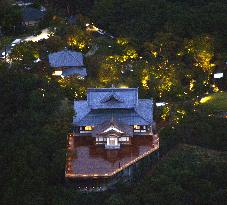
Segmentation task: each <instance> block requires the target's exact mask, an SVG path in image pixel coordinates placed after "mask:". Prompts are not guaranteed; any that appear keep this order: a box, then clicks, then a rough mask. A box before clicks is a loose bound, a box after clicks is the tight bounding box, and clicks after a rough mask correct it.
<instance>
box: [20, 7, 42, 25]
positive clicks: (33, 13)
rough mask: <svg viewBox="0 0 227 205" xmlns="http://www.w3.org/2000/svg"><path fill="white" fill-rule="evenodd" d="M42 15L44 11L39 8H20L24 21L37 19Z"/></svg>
mask: <svg viewBox="0 0 227 205" xmlns="http://www.w3.org/2000/svg"><path fill="white" fill-rule="evenodd" d="M43 16H44V13H43V12H42V11H40V10H39V9H35V8H32V7H25V8H23V9H22V17H23V21H24V22H28V21H38V20H40V19H41V18H42V17H43Z"/></svg>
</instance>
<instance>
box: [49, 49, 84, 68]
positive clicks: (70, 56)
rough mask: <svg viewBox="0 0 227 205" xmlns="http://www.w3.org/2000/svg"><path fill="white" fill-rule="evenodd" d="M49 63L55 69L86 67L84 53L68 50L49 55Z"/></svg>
mask: <svg viewBox="0 0 227 205" xmlns="http://www.w3.org/2000/svg"><path fill="white" fill-rule="evenodd" d="M49 63H50V66H51V67H53V68H58V67H84V63H83V55H82V53H81V52H75V51H70V50H67V49H65V50H62V51H58V52H55V53H51V54H49Z"/></svg>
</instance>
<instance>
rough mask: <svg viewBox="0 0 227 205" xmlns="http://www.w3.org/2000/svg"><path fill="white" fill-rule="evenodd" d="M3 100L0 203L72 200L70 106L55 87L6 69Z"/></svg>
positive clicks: (1, 72) (0, 83) (0, 73)
mask: <svg viewBox="0 0 227 205" xmlns="http://www.w3.org/2000/svg"><path fill="white" fill-rule="evenodd" d="M0 95H1V96H4V98H2V100H1V102H0V105H1V107H2V108H4V109H1V111H0V121H1V127H0V135H1V143H0V150H1V154H0V156H1V165H0V168H1V170H2V171H1V174H0V180H1V188H0V189H1V194H0V195H1V196H0V203H1V204H13V205H15V204H45V203H47V201H49V202H48V203H50V204H55V203H54V201H55V200H56V199H57V198H56V197H58V195H59V194H60V195H61V196H62V198H64V195H66V194H69V193H64V192H63V190H64V188H63V186H62V184H63V183H64V166H65V146H66V134H67V132H68V131H69V130H70V127H71V118H72V115H73V113H72V110H71V108H70V107H69V104H68V102H66V101H62V100H64V98H63V96H62V92H61V89H60V88H59V86H58V85H57V84H56V83H55V82H54V81H49V82H48V80H47V79H45V78H40V77H38V76H37V75H33V74H29V73H26V74H25V73H23V72H18V71H15V70H8V68H6V67H4V66H1V68H0ZM63 103H64V104H63ZM56 190H58V191H57V192H56ZM56 195H57V196H56ZM60 200H62V199H60Z"/></svg>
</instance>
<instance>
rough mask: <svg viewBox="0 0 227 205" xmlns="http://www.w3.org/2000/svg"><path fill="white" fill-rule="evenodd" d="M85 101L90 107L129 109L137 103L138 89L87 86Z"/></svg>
mask: <svg viewBox="0 0 227 205" xmlns="http://www.w3.org/2000/svg"><path fill="white" fill-rule="evenodd" d="M87 101H88V105H89V106H90V107H91V108H92V109H114V108H124V109H130V108H134V107H136V106H137V104H138V89H137V88H89V89H88V94H87Z"/></svg>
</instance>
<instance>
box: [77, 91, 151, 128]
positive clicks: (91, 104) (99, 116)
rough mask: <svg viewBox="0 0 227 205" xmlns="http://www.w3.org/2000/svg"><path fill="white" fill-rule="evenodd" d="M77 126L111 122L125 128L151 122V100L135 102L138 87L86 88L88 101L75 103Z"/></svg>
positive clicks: (136, 100) (137, 100)
mask: <svg viewBox="0 0 227 205" xmlns="http://www.w3.org/2000/svg"><path fill="white" fill-rule="evenodd" d="M74 109H75V112H76V115H75V116H74V119H73V123H74V125H76V126H87V125H90V126H97V125H100V124H102V123H105V122H107V121H110V120H111V119H115V120H116V121H117V122H119V123H122V124H126V125H150V124H152V123H153V100H151V99H138V89H137V88H97V89H95V88H92V89H88V94H87V101H74Z"/></svg>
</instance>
